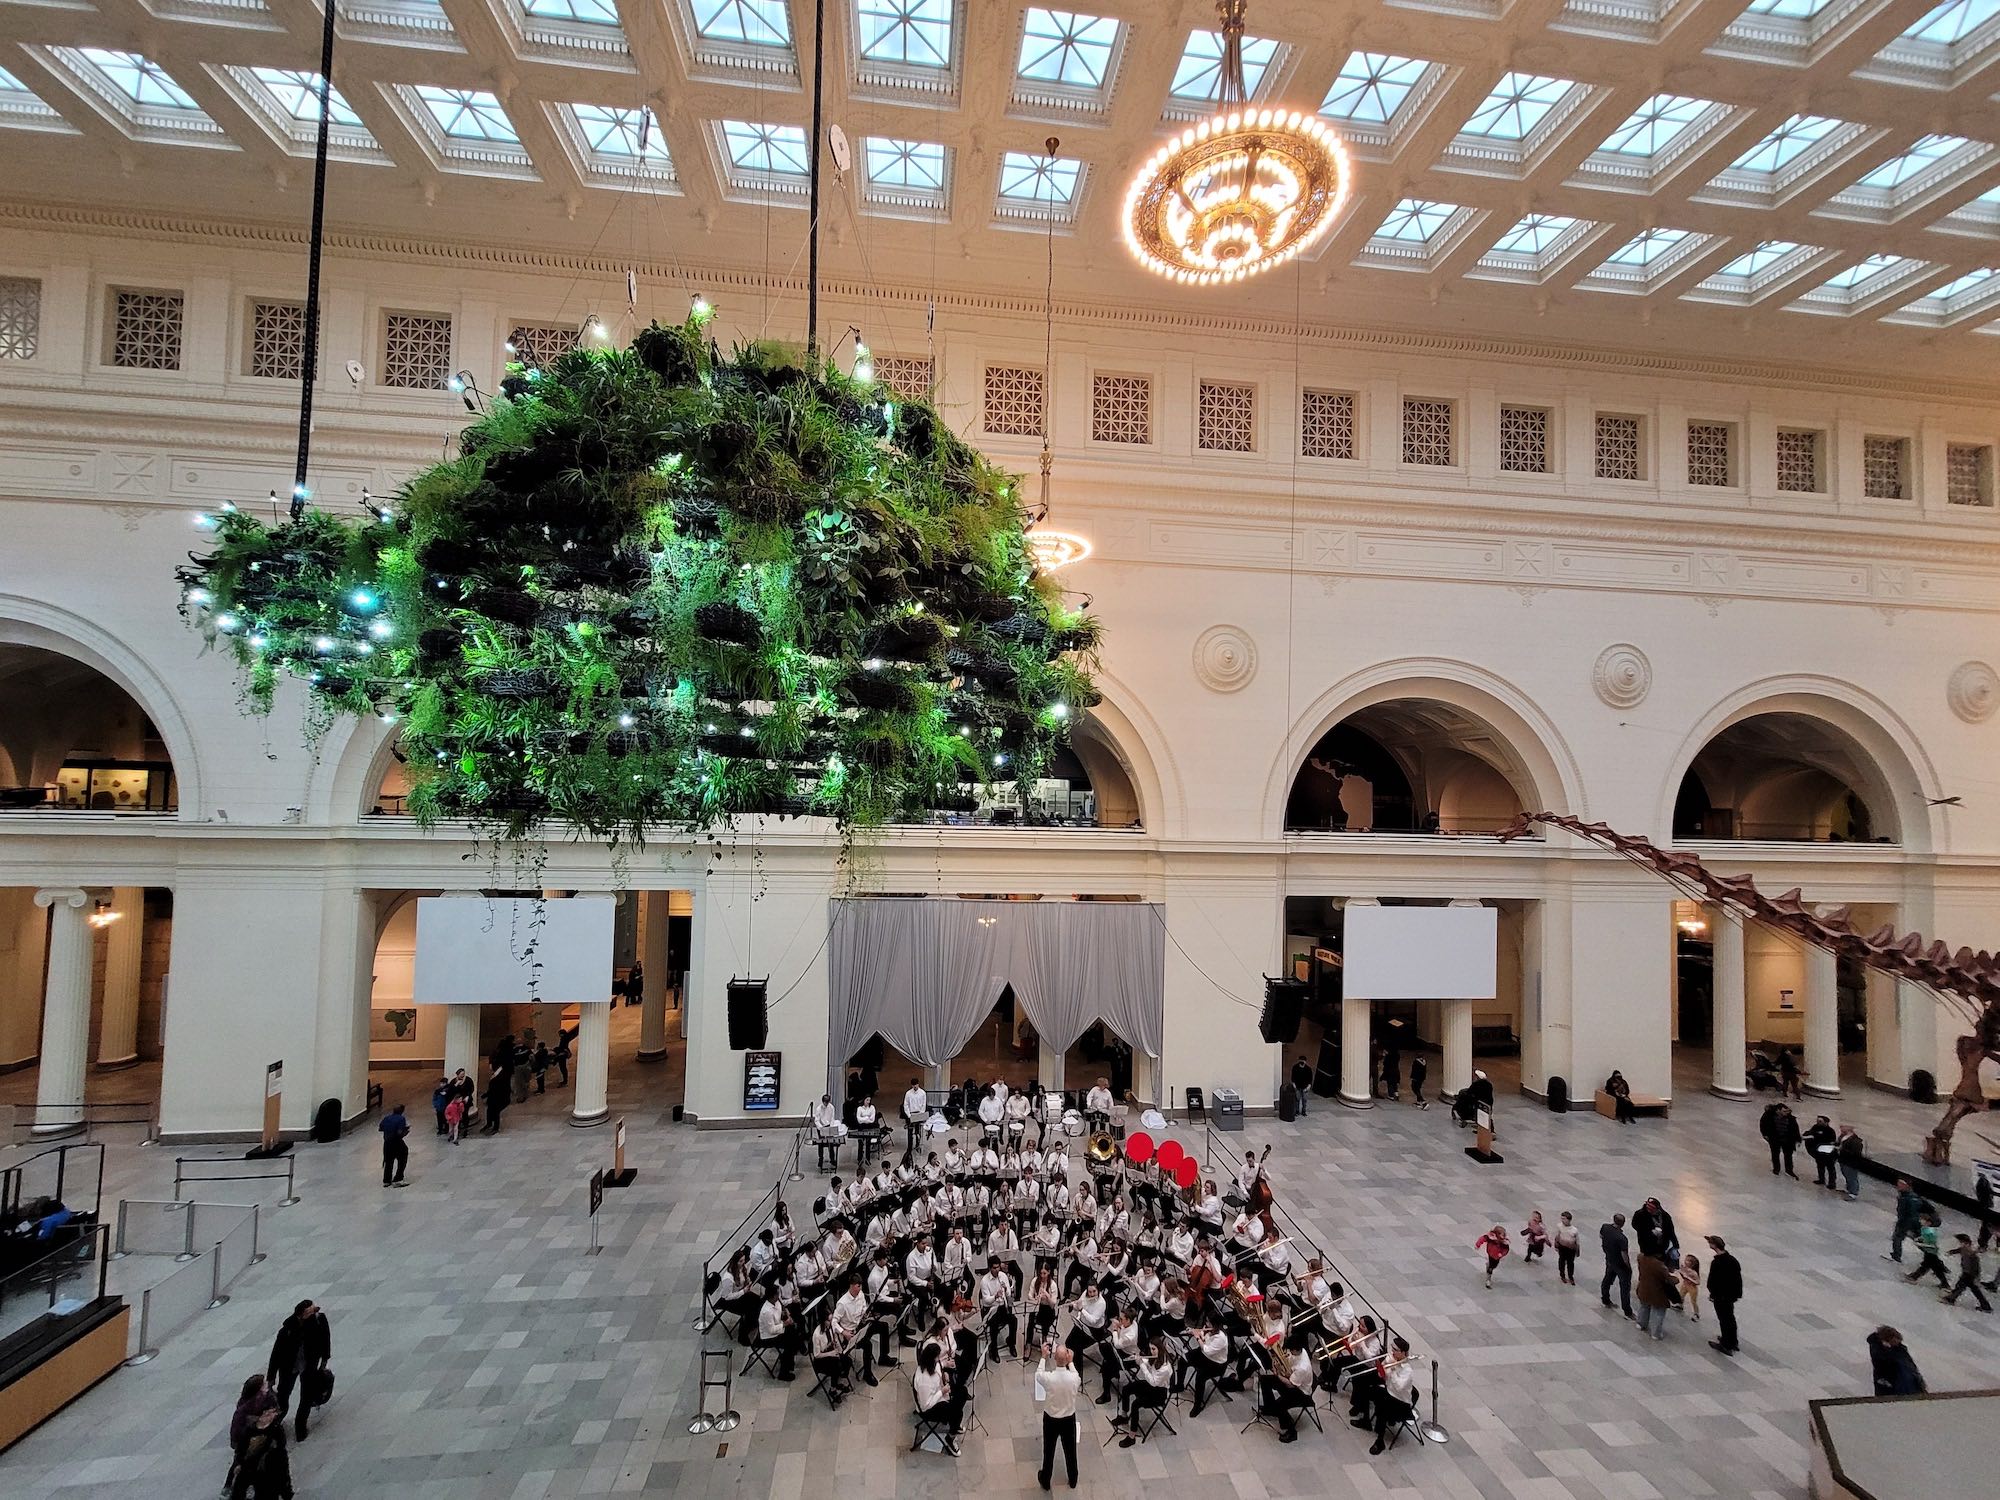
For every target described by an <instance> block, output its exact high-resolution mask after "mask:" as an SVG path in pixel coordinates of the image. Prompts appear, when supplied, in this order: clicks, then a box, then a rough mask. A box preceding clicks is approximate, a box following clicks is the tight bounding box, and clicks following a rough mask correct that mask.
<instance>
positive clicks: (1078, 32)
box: [1015, 6, 1121, 89]
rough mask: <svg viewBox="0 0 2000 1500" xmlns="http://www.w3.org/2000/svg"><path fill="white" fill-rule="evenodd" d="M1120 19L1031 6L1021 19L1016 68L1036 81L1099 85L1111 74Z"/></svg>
mask: <svg viewBox="0 0 2000 1500" xmlns="http://www.w3.org/2000/svg"><path fill="white" fill-rule="evenodd" d="M1120 24H1121V23H1119V22H1118V21H1116V20H1114V19H1112V18H1111V17H1109V16H1087V15H1082V14H1080V13H1078V12H1076V11H1072V10H1043V9H1041V8H1040V7H1039V6H1031V7H1029V9H1028V12H1027V15H1026V17H1025V19H1024V21H1023V23H1022V29H1021V58H1020V62H1019V63H1018V64H1017V66H1016V68H1015V72H1016V73H1017V74H1018V75H1019V76H1020V77H1022V78H1030V79H1033V80H1034V81H1035V82H1037V83H1061V84H1068V85H1070V86H1072V87H1074V88H1082V89H1099V88H1102V87H1104V83H1105V80H1106V79H1107V78H1108V77H1110V71H1111V57H1112V52H1113V50H1114V49H1115V48H1116V47H1117V45H1118V32H1119V26H1120Z"/></svg>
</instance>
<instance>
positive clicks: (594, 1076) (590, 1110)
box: [569, 1000, 611, 1125]
mask: <svg viewBox="0 0 2000 1500" xmlns="http://www.w3.org/2000/svg"><path fill="white" fill-rule="evenodd" d="M577 1012H578V1021H577V1036H576V1061H575V1063H574V1064H573V1066H574V1067H575V1069H576V1073H575V1081H576V1096H575V1106H574V1108H572V1109H571V1111H570V1116H569V1122H570V1124H572V1125H602V1124H603V1123H604V1121H605V1120H606V1119H607V1118H609V1116H610V1114H611V1105H610V1103H609V1101H608V1098H607V1091H608V1089H609V1087H610V1082H611V1002H610V1001H609V1000H590V1001H586V1002H585V1003H584V1004H582V1005H579V1006H578V1007H577Z"/></svg>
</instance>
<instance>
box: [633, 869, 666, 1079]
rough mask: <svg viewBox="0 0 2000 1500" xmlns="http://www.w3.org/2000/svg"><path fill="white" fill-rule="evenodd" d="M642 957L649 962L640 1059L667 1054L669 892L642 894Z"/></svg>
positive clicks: (641, 1013)
mask: <svg viewBox="0 0 2000 1500" xmlns="http://www.w3.org/2000/svg"><path fill="white" fill-rule="evenodd" d="M639 961H640V962H641V963H643V964H645V966H646V997H645V1000H644V1002H643V1003H642V1004H641V1005H640V1007H639V1061H640V1062H660V1061H662V1060H663V1059H664V1058H665V1057H666V1055H667V893H666V892H665V891H646V892H644V893H643V894H642V895H641V896H640V898H639Z"/></svg>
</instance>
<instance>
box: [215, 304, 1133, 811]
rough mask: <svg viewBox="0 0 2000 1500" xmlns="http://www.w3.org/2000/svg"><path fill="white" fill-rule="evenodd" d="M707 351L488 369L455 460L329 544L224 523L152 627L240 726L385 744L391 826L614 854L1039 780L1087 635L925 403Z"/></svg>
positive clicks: (998, 481)
mask: <svg viewBox="0 0 2000 1500" xmlns="http://www.w3.org/2000/svg"><path fill="white" fill-rule="evenodd" d="M704 322H705V318H704V317H702V316H694V317H690V319H689V320H688V321H687V322H686V323H684V324H681V325H679V326H675V327H662V326H660V325H658V324H655V325H653V326H652V327H650V328H648V329H646V330H645V331H644V332H642V333H641V334H640V335H639V336H638V338H637V339H636V340H635V341H634V342H633V344H632V346H631V347H630V348H629V349H624V350H588V351H586V350H579V351H576V352H573V353H570V354H566V355H564V356H563V357H561V358H560V359H559V360H557V361H556V362H555V363H554V365H553V366H552V367H550V368H549V369H546V370H531V369H523V368H521V367H520V366H510V367H509V373H508V376H507V378H506V380H505V381H504V382H503V383H502V394H501V395H500V396H499V397H497V398H496V399H495V400H494V401H493V403H492V406H491V409H490V410H489V411H488V412H487V413H486V414H485V415H484V416H483V417H482V418H481V420H479V421H478V422H476V423H475V424H474V425H473V426H471V427H470V428H468V429H467V430H466V432H465V433H464V435H463V438H462V441H461V444H460V454H459V456H458V457H457V458H454V459H451V460H449V461H447V462H444V463H440V464H437V465H435V466H433V467H432V468H430V469H428V470H426V471H424V472H423V473H421V474H419V475H417V476H416V477H415V478H413V479H412V480H410V481H409V482H408V483H407V484H406V485H405V486H404V487H403V489H402V491H401V492H400V494H399V495H398V496H397V497H396V499H395V500H394V502H393V503H392V504H390V505H387V506H382V507H380V508H379V509H371V511H370V512H369V513H368V514H366V515H364V516H361V517H359V518H357V519H354V520H346V519H340V518H336V517H334V516H332V515H329V514H327V513H325V512H322V511H312V510H309V511H307V512H306V513H305V514H304V515H302V516H301V517H300V518H299V519H298V520H296V521H284V522H279V523H277V524H273V525H266V524H264V523H263V522H261V521H259V520H257V519H256V518H254V517H252V516H251V515H249V514H248V513H246V512H244V511H240V510H236V509H233V508H231V509H226V510H225V511H223V512H222V513H221V514H220V515H217V516H214V517H212V518H209V520H210V524H211V525H212V526H213V528H214V532H215V545H214V547H213V549H212V550H210V551H209V552H207V553H205V554H199V555H191V558H190V562H189V563H188V564H187V565H186V566H184V567H182V568H180V569H179V570H178V576H179V579H180V583H181V611H182V614H183V616H184V617H185V618H187V619H188V620H189V621H190V622H191V623H192V624H193V625H194V626H196V627H197V628H198V629H200V630H201V632H202V633H203V634H204V636H205V637H206V638H207V639H208V641H209V642H210V643H211V644H212V645H215V646H218V647H220V648H221V649H224V650H226V651H227V652H229V653H230V655H231V656H232V657H233V658H234V660H235V662H236V664H237V666H238V668H239V669H240V670H241V672H242V674H243V693H244V701H245V703H246V706H247V707H248V708H250V709H252V710H254V711H258V712H268V710H269V709H270V707H271V704H272V701H273V695H274V693H275V690H276V686H277V683H278V680H279V678H280V677H281V676H292V677H296V678H299V679H301V680H302V681H303V682H304V683H305V685H306V687H307V690H308V704H309V708H308V720H309V722H310V721H312V720H313V719H314V718H318V719H319V720H321V721H323V722H324V721H330V720H331V719H332V718H335V717H339V716H343V715H345V716H351V717H360V716H364V715H379V716H380V717H381V718H383V719H385V720H387V721H389V722H391V723H393V724H395V725H396V726H397V727H398V729H399V732H400V733H401V735H402V739H403V750H404V755H405V757H406V761H407V765H408V768H409V771H410V773H411V781H412V787H411V792H410V800H409V806H410V810H411V812H412V813H413V814H414V815H415V816H416V818H417V820H418V821H419V822H420V823H422V824H424V825H426V826H428V825H430V824H433V823H435V822H436V821H438V820H439V819H464V820H468V821H470V822H471V823H472V824H473V825H474V826H475V827H476V828H477V829H478V830H480V831H481V832H482V833H485V834H487V835H490V836H492V837H495V838H498V839H501V840H503V841H521V840H524V839H527V838H529V837H531V836H534V835H535V834H536V833H537V832H538V831H539V830H546V829H552V828H558V829H559V828H563V827H565V826H566V827H567V828H568V829H570V830H571V831H573V832H576V833H580V834H583V835H589V836H594V837H597V838H600V839H602V840H604V841H606V842H608V843H609V844H611V845H612V846H613V847H614V848H618V847H621V846H624V845H629V844H637V843H642V842H644V840H645V839H646V838H647V837H648V835H649V833H653V834H657V832H658V831H659V830H662V829H668V830H679V831H680V832H682V833H683V834H693V833H699V832H703V831H709V830H713V829H715V828H716V827H718V826H719V825H721V824H723V823H725V822H726V821H727V820H728V819H730V818H732V817H734V816H737V815H749V814H778V815H800V814H814V815H818V816H824V817H827V818H830V819H832V820H834V822H835V823H837V824H838V825H839V827H840V829H841V831H842V835H843V843H844V845H845V846H846V847H849V848H851V846H852V840H853V835H854V831H855V830H856V829H865V828H869V827H874V826H878V825H880V824H883V823H886V822H891V821H896V820H904V819H909V818H913V817H920V816H922V815H924V814H926V813H929V812H931V811H937V810H965V809H969V808H971V807H972V806H973V803H974V790H975V787H976V786H992V785H995V784H1006V783H1012V784H1014V785H1016V786H1018V787H1025V786H1026V785H1027V784H1028V783H1030V782H1032V781H1033V780H1034V779H1035V778H1036V777H1038V776H1040V775H1041V774H1043V773H1044V772H1045V770H1046V768H1047V765H1048V762H1049V758H1050V756H1051V754H1052V753H1053V752H1054V750H1055V748H1056V747H1057V746H1058V745H1059V744H1060V743H1061V742H1062V741H1063V740H1064V739H1065V738H1066V736H1067V733H1068V730H1069V728H1070V724H1071V722H1072V717H1071V716H1072V715H1073V714H1075V713H1076V712H1078V711H1080V710H1082V709H1084V708H1087V707H1089V706H1090V705H1092V704H1094V703H1095V702H1097V701H1098V699H1097V693H1096V690H1095V688H1094V687H1093V686H1092V683H1091V677H1090V673H1089V670H1088V664H1089V663H1090V661H1091V660H1092V658H1093V655H1094V652H1095V649H1096V647H1097V644H1098V640H1099V632H1098V625H1097V621H1096V620H1095V619H1094V618H1091V617H1089V616H1087V615H1085V614H1083V613H1082V612H1080V611H1071V610H1069V609H1067V608H1065V607H1064V605H1063V603H1062V598H1061V594H1060V591H1059V590H1058V589H1057V588H1056V586H1055V584H1054V583H1053V581H1052V580H1050V579H1049V578H1047V577H1046V576H1044V575H1042V574H1040V573H1038V572H1037V571H1036V570H1035V568H1034V566H1033V562H1032V560H1031V557H1030V554H1029V553H1028V551H1027V549H1026V546H1025V544H1024V541H1023V533H1024V517H1023V514H1022V510H1021V505H1020V501H1019V491H1018V481H1017V480H1016V479H1015V478H1014V477H1013V476H1010V475H1008V474H1005V473H1003V472H1002V471H1000V470H999V469H997V468H995V467H994V466H992V465H991V464H989V463H988V462H987V461H986V460H985V459H984V458H983V457H982V456H981V455H980V454H978V453H977V452H975V451H974V450H973V449H972V448H970V447H969V446H967V445H966V444H965V443H964V442H962V441H961V440H960V439H959V438H958V437H957V436H956V435H954V434H953V433H952V432H951V431H950V430H949V429H948V428H947V427H946V426H945V424H944V422H943V420H942V419H941V418H940V417H939V416H938V414H937V412H936V411H935V410H934V409H933V408H932V407H931V406H930V404H929V403H927V402H924V401H903V400H899V399H896V398H895V397H894V396H892V395H891V394H890V393H889V392H888V391H887V390H885V389H884V388H883V387H881V386H878V385H876V384H875V383H874V382H872V381H868V380H856V379H853V378H850V377H848V376H846V375H844V374H842V373H841V372H840V371H839V370H837V369H836V368H834V367H832V366H831V365H828V364H825V363H815V364H813V365H811V366H808V365H806V364H805V363H804V362H803V361H802V360H801V358H800V357H799V355H798V354H797V352H796V351H794V350H789V349H786V348H783V347H781V346H777V345H772V344H753V345H750V346H748V347H745V348H740V349H738V350H736V351H734V352H733V353H732V354H730V355H729V356H727V357H725V356H723V354H722V353H721V352H720V350H719V349H718V348H717V347H716V345H715V344H714V343H713V342H711V341H709V340H707V339H706V337H705V336H704V334H703V331H702V329H703V324H704Z"/></svg>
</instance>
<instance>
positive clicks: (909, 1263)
mask: <svg viewBox="0 0 2000 1500" xmlns="http://www.w3.org/2000/svg"><path fill="white" fill-rule="evenodd" d="M936 1274H937V1256H936V1255H934V1254H933V1253H932V1252H931V1245H930V1241H929V1240H927V1239H920V1240H918V1241H917V1243H916V1244H915V1245H913V1246H912V1247H911V1249H910V1254H909V1258H908V1259H907V1260H905V1261H904V1262H903V1282H904V1284H905V1285H906V1286H908V1287H909V1289H910V1295H911V1296H912V1297H914V1298H915V1299H916V1301H917V1315H918V1317H919V1318H926V1317H929V1316H930V1306H931V1301H932V1298H933V1296H934V1292H933V1289H932V1287H931V1278H932V1277H934V1276H935V1275H936Z"/></svg>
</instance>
